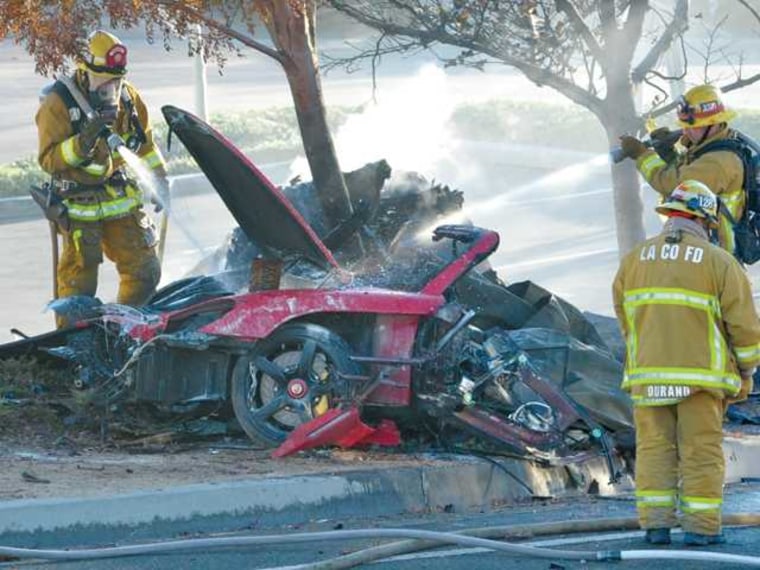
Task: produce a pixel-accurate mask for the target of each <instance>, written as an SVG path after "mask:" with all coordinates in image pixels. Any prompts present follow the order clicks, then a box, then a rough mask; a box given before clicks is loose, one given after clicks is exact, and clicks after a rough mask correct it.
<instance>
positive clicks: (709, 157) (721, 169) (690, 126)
mask: <svg viewBox="0 0 760 570" xmlns="http://www.w3.org/2000/svg"><path fill="white" fill-rule="evenodd" d="M677 117H678V121H677V122H678V126H679V127H681V128H682V129H683V133H684V134H683V136H682V137H681V139H680V141H679V142H680V144H681V146H682V147H683V148H684V149H685V152H684V153H682V154H680V155H675V160H673V161H672V162H666V161H665V160H664V159H663V158H662V157H660V156H659V155H658V154H657V153H656V152H655V151H654V150H651V149H649V148H647V147H646V146H644V144H643V143H642V142H641V141H639V140H638V139H637V138H635V137H631V136H627V135H624V136H622V137H620V143H621V148H622V151H623V154H624V155H625V156H627V157H629V158H632V159H634V160H635V161H636V167H637V168H638V170H639V172H641V175H642V176H643V177H644V179H645V180H646V181H647V182H648V183H649V185H650V186H651V187H652V188H654V190H656V191H657V192H658V193H660V194H661V195H662V196H663V197H667V196H668V194H670V192H671V190H673V188H675V187H676V186H677V185H678V183H679V182H682V181H683V180H697V181H699V182H702V183H703V184H705V185H706V186H707V187H708V188H709V189H710V190H711V191H712V192H714V193H715V194H717V195H718V196H719V197H720V199H721V201H722V202H723V204H724V205H725V206H726V208H727V209H728V211H729V213H730V214H731V216H732V217H733V219H734V220H739V219H740V218H741V217H742V214H743V212H744V207H745V201H746V198H745V194H746V193H745V192H744V189H743V185H744V167H743V165H742V161H741V159H740V158H739V157H738V156H737V155H736V153H734V152H731V151H730V150H715V151H711V152H705V153H704V154H700V150H702V149H704V147H705V146H706V145H707V144H709V143H712V142H715V141H719V140H724V139H728V138H732V137H734V136H735V133H734V132H733V131H732V130H731V129H730V128H729V127H728V123H729V121H731V120H732V119H733V118H734V117H736V112H734V111H733V110H731V109H728V108H726V106H725V105H724V103H723V99H722V94H721V92H720V90H719V89H718V88H717V87H715V86H713V85H698V86H696V87H693V88H692V89H690V90H689V91H687V92H686V93H685V94H684V95H683V96H682V97H680V99H679V102H678V107H677ZM658 131H662V129H658ZM658 131H654V132H653V133H652V138H657V132H658ZM664 131H667V129H664ZM666 134H667V133H663V136H664V135H666ZM718 241H719V243H720V245H721V247H723V248H724V249H725V250H726V251H728V252H729V253H733V252H734V246H735V245H734V233H733V228H732V224H731V221H730V220H729V219H728V217H726V216H720V217H719V227H718Z"/></svg>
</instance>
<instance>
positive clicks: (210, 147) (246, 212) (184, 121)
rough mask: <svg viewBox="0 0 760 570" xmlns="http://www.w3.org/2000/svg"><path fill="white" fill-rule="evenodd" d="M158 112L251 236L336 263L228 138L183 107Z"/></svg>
mask: <svg viewBox="0 0 760 570" xmlns="http://www.w3.org/2000/svg"><path fill="white" fill-rule="evenodd" d="M161 112H162V113H163V115H164V118H165V119H166V122H167V124H168V125H169V128H170V129H171V132H172V133H173V134H176V135H177V137H178V138H179V139H180V141H182V144H184V145H185V147H186V148H187V150H188V152H189V153H190V154H191V155H192V157H193V158H194V159H195V161H196V162H197V163H198V166H199V167H200V169H201V170H202V171H203V172H204V174H205V175H206V177H207V178H208V180H209V181H210V182H211V184H212V185H213V187H214V188H215V189H216V191H217V192H218V193H219V195H220V196H221V198H222V200H223V201H224V203H225V205H226V206H227V208H228V209H229V211H230V212H231V213H232V215H233V216H234V217H235V220H237V222H238V224H240V227H241V229H242V230H243V231H244V232H245V234H246V235H247V236H248V237H249V238H250V240H251V241H253V242H254V243H255V244H256V245H258V246H259V247H261V248H262V249H263V250H264V251H266V253H267V254H268V255H269V256H274V257H278V258H284V257H288V256H291V255H297V256H299V257H306V258H307V259H310V260H311V261H313V262H314V263H317V264H318V265H321V266H322V267H330V266H332V267H337V265H338V264H337V262H336V261H335V258H334V257H333V255H332V253H331V252H330V250H329V249H327V247H326V246H325V245H324V243H322V241H320V239H319V238H318V237H317V235H316V233H315V232H314V230H313V229H312V228H311V226H309V224H308V223H307V222H306V220H304V219H303V217H302V216H301V214H300V213H298V211H297V210H296V209H295V208H294V207H293V206H292V204H291V203H290V202H289V201H288V199H287V198H286V197H285V196H284V195H283V194H282V192H281V191H280V189H279V188H277V187H276V186H275V185H274V184H272V182H271V181H270V180H269V179H267V177H266V176H264V174H263V173H262V172H261V171H260V170H259V169H258V168H256V167H255V166H254V165H253V163H252V162H251V161H250V160H249V159H248V158H247V157H246V156H245V155H243V154H242V153H241V152H240V151H239V150H238V149H237V148H236V147H235V145H233V144H232V142H230V141H229V140H228V139H227V138H226V137H224V135H222V134H221V133H219V132H217V131H216V130H214V129H213V128H212V127H211V126H209V125H208V124H207V123H205V122H203V121H202V120H201V119H199V118H198V117H196V116H194V115H193V114H191V113H188V112H187V111H183V110H182V109H179V108H177V107H173V106H171V105H166V106H164V107H162V108H161Z"/></svg>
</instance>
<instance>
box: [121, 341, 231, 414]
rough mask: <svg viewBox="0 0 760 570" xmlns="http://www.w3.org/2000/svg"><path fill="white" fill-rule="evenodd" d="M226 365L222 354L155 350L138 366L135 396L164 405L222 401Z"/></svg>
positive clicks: (225, 394)
mask: <svg viewBox="0 0 760 570" xmlns="http://www.w3.org/2000/svg"><path fill="white" fill-rule="evenodd" d="M229 365H230V356H229V355H228V354H225V353H221V352H213V351H209V350H204V351H197V350H181V349H176V348H172V349H169V348H167V347H163V346H162V347H157V348H156V349H155V350H153V351H151V353H150V354H147V355H145V356H144V357H143V358H141V359H140V361H139V363H138V367H137V380H136V383H135V396H136V398H137V399H138V400H147V401H152V402H161V403H164V404H174V403H179V402H189V401H196V402H200V401H206V400H220V399H226V398H227V377H228V370H229Z"/></svg>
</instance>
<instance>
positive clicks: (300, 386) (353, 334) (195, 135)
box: [0, 107, 632, 479]
mask: <svg viewBox="0 0 760 570" xmlns="http://www.w3.org/2000/svg"><path fill="white" fill-rule="evenodd" d="M162 111H163V113H164V116H165V118H166V120H167V122H168V124H169V126H170V128H171V131H172V132H173V133H174V134H175V135H176V136H177V137H178V138H179V139H180V140H181V141H182V143H183V144H184V145H185V147H186V148H187V149H188V151H189V152H190V154H191V155H193V157H194V158H195V159H196V161H197V162H198V164H199V166H200V167H201V169H202V170H203V171H204V172H205V174H206V176H207V177H208V179H209V180H210V181H211V183H212V185H213V186H214V188H215V189H216V190H217V192H218V193H219V195H220V196H221V198H222V200H223V201H224V202H225V204H227V206H228V208H229V209H230V211H231V212H232V214H233V215H234V216H235V218H236V220H237V222H238V223H239V224H240V231H241V232H242V233H243V234H245V237H246V238H247V239H248V240H250V242H252V243H253V244H255V248H254V249H253V250H252V252H249V254H248V255H247V256H243V257H242V259H243V263H242V268H243V269H241V267H240V266H238V267H234V268H230V267H226V268H224V269H225V270H224V271H223V274H221V275H218V276H206V275H202V276H196V277H189V278H186V279H183V280H180V281H178V282H176V283H173V284H171V285H169V286H167V287H165V288H163V289H162V290H160V291H159V292H158V293H157V294H156V295H155V296H154V298H153V299H151V301H150V303H149V304H148V305H146V306H145V307H141V308H131V307H125V306H121V305H115V304H100V303H99V302H98V301H97V300H93V299H82V298H69V299H63V300H61V301H59V302H58V303H57V304H56V306H55V307H54V308H55V309H56V310H57V311H60V312H66V314H67V316H68V317H69V319H70V321H75V323H76V324H75V325H73V326H72V327H71V328H69V329H66V330H61V331H55V332H52V333H48V334H46V335H40V336H38V337H32V338H29V339H25V340H22V341H19V342H15V343H11V344H8V345H5V346H3V347H0V358H2V357H8V356H14V355H18V354H23V353H29V352H30V351H33V352H35V353H39V354H40V355H42V356H44V357H45V358H47V359H50V360H51V361H52V362H54V363H58V364H65V365H67V366H70V367H71V368H72V371H73V372H74V373H75V375H76V384H77V386H78V387H79V388H80V389H82V390H90V391H92V392H93V393H95V394H97V395H98V397H99V398H101V399H102V400H103V402H106V403H112V402H118V401H121V400H124V399H130V400H137V401H145V402H155V403H160V404H163V405H180V406H181V405H190V404H192V403H197V402H206V401H229V402H231V404H232V408H233V410H234V414H235V416H236V418H237V420H238V422H239V423H240V425H241V426H242V428H243V429H244V430H245V432H246V433H247V434H248V435H249V436H250V437H251V438H252V439H253V440H254V441H257V442H259V443H262V444H264V445H266V446H269V447H275V448H276V449H275V451H274V454H275V455H277V456H281V455H287V454H289V453H293V452H296V451H298V450H302V449H308V448H311V447H315V446H320V445H326V444H335V445H341V446H354V445H367V444H381V445H398V444H399V443H400V441H401V438H402V437H403V435H404V434H405V433H407V432H408V431H414V430H417V431H419V430H420V429H421V427H422V426H423V425H428V426H432V427H433V428H434V429H435V428H441V427H442V426H446V427H448V428H451V427H453V428H458V429H465V430H467V431H468V432H469V433H473V434H477V435H478V436H481V437H482V438H483V439H484V440H487V441H489V442H491V444H492V445H494V446H496V447H499V448H505V449H507V450H509V451H510V452H512V453H516V454H519V455H521V456H526V457H528V456H529V457H531V458H534V459H538V460H541V461H545V462H549V463H558V462H559V463H561V462H570V461H579V460H582V459H585V458H588V457H591V456H595V455H600V454H601V455H604V456H605V457H607V459H608V463H609V468H610V476H611V478H612V479H614V478H615V477H616V475H617V473H618V471H619V469H618V466H617V465H616V464H615V457H614V454H613V451H612V450H613V448H614V446H615V437H614V434H615V433H616V432H621V431H625V430H630V429H631V427H632V421H631V417H630V405H629V402H628V401H627V397H626V396H625V395H624V394H622V393H621V392H620V391H619V390H618V389H617V383H618V381H619V378H620V375H621V374H622V367H621V365H620V363H619V362H617V360H615V359H614V357H613V356H612V354H611V353H609V351H608V350H607V348H606V347H605V345H604V342H603V341H602V339H601V338H600V337H599V335H598V334H597V333H596V331H595V329H594V327H593V326H591V325H590V323H588V322H587V321H586V320H585V319H584V318H583V316H582V315H581V314H580V312H578V311H577V310H576V309H575V308H573V307H572V306H570V305H568V304H567V303H564V302H563V301H562V300H560V299H558V298H556V297H554V296H553V295H551V294H550V293H548V292H547V291H544V290H542V289H541V288H540V287H538V286H536V285H534V284H532V283H527V282H526V283H518V284H514V285H511V286H509V287H507V286H505V285H504V284H502V283H501V282H500V281H499V280H498V279H497V278H496V277H495V276H494V275H493V272H490V271H489V270H488V269H487V266H485V265H484V263H485V262H486V260H487V259H488V257H489V255H491V254H492V253H493V252H494V251H495V250H496V248H497V247H498V244H499V235H498V234H497V233H496V232H494V231H490V230H487V229H483V228H478V227H475V226H473V225H471V224H466V223H458V224H443V225H438V226H435V227H433V226H431V227H428V226H429V222H430V220H429V219H424V220H417V222H418V223H416V224H415V223H412V224H409V223H406V222H405V223H404V224H402V227H400V228H399V229H398V231H392V232H387V235H385V236H383V237H382V238H377V235H378V233H379V232H378V231H375V232H368V233H366V234H365V236H364V237H365V241H364V247H366V248H368V249H367V250H365V251H372V252H373V255H372V259H371V261H370V262H368V259H367V258H368V257H369V256H364V257H363V256H361V255H359V256H354V259H353V262H352V263H351V264H349V265H351V271H347V270H346V269H344V268H343V267H342V266H341V264H339V263H338V261H336V257H335V256H334V255H333V252H332V251H331V249H329V248H328V247H327V246H326V245H325V243H324V242H323V241H322V240H321V239H320V238H319V236H318V235H317V232H316V231H315V230H314V228H313V227H312V226H311V225H310V224H309V223H307V222H306V220H305V219H304V217H303V216H302V215H301V213H299V211H298V210H297V209H296V208H295V207H294V205H293V203H292V202H291V201H290V200H288V199H287V197H286V196H285V194H284V193H283V192H282V191H281V190H280V189H279V188H277V187H276V186H274V185H273V184H272V183H271V182H269V181H268V180H267V179H266V177H265V176H264V175H263V174H261V172H259V171H258V169H256V167H255V166H254V165H253V164H252V163H251V162H250V161H249V160H248V159H247V158H246V157H245V156H243V155H242V154H241V153H240V152H239V151H238V150H237V149H236V148H235V147H234V146H233V145H232V144H231V143H230V142H229V141H228V140H227V139H225V138H224V136H223V135H221V134H220V133H218V132H216V131H215V130H214V129H213V128H212V127H210V126H209V125H207V124H206V123H204V122H203V121H201V120H200V119H198V118H197V117H194V116H193V115H191V114H190V113H187V112H185V111H182V110H180V109H178V108H175V107H164V108H163V109H162ZM357 210H359V213H360V216H359V217H357V219H356V220H349V221H347V223H346V224H345V227H343V228H338V229H337V231H336V229H335V228H333V229H329V228H328V229H323V231H322V233H324V232H328V235H327V238H326V239H327V241H330V236H333V239H334V236H336V235H341V236H342V239H349V238H350V237H351V236H353V235H354V234H360V233H361V230H362V227H365V226H367V225H368V224H369V220H370V219H371V218H372V216H373V215H376V213H377V204H374V205H373V206H372V207H371V208H368V209H366V210H365V211H363V212H362V209H361V208H357ZM367 212H369V213H367ZM361 216H363V217H361ZM357 220H358V221H357ZM373 236H374V238H373ZM389 242H392V243H389ZM250 261H252V264H250V263H249V262H250ZM251 267H252V268H251ZM266 271H270V272H274V273H275V274H276V275H275V276H274V279H271V275H270V276H267V275H265V274H262V272H266ZM251 272H252V273H251ZM241 275H242V276H244V279H243V280H242V281H241ZM262 276H263V279H262ZM249 280H252V284H251V286H250V290H243V291H240V286H241V284H243V283H247V282H248V281H249ZM289 280H290V282H291V283H292V282H295V283H298V284H300V285H301V286H300V287H288V286H287V284H288V282H289ZM267 281H270V283H269V284H268V285H267V284H266V282H267ZM272 281H273V282H274V283H271V282H272ZM304 284H307V286H304ZM527 331H533V332H534V333H535V335H538V337H536V336H535V335H534V336H533V337H530V336H529V335H527V336H526V334H525V333H526V332H527ZM517 333H522V334H517ZM541 335H544V340H539V341H537V340H536V338H540V337H541ZM546 335H549V336H550V337H551V339H550V341H548V342H547V341H546ZM537 349H539V350H544V351H546V350H551V351H552V352H553V353H555V354H561V355H564V356H561V357H560V358H559V360H558V362H559V364H557V363H554V364H551V363H550V360H551V359H549V358H539V357H537V356H536V357H532V356H531V353H532V352H535V351H536V350H537ZM584 353H585V354H587V355H592V356H593V358H595V359H597V360H598V361H599V362H602V363H603V366H602V367H601V368H600V369H602V370H604V373H603V374H602V375H601V376H602V377H601V378H594V372H593V371H590V372H589V371H588V370H587V371H586V376H585V377H579V376H578V374H577V373H574V372H573V370H568V369H567V364H568V362H569V360H568V358H569V356H568V355H571V356H573V357H574V358H576V359H577V357H578V355H579V354H581V355H582V354H584ZM581 360H584V359H583V358H581ZM585 361H586V362H588V359H586V360H585ZM541 363H543V364H544V365H545V369H543V370H542V369H541ZM558 367H559V368H558ZM562 367H564V370H562V371H560V372H557V370H559V369H560V368H562ZM605 367H606V368H605ZM572 386H575V388H576V390H575V393H574V397H569V396H568V392H569V391H572V390H570V388H572ZM579 386H586V388H581V389H580V390H579V389H578V387H579ZM605 397H606V398H608V399H609V400H611V401H612V406H611V407H610V406H608V405H606V404H605V405H604V406H599V405H598V404H599V402H600V401H601V400H600V399H603V398H605ZM602 408H603V409H602ZM610 409H612V410H613V411H612V412H610V411H609V410H610Z"/></svg>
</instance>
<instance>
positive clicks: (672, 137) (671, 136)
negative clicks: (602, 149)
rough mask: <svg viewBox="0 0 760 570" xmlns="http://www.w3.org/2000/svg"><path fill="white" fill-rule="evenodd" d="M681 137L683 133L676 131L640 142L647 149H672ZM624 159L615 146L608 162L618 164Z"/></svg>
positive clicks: (620, 150)
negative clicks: (661, 146) (661, 147)
mask: <svg viewBox="0 0 760 570" xmlns="http://www.w3.org/2000/svg"><path fill="white" fill-rule="evenodd" d="M682 135H683V131H682V130H680V129H677V130H675V131H670V132H668V133H667V134H666V135H665V136H660V137H657V138H654V139H653V138H651V137H650V138H647V139H644V140H642V141H641V142H642V143H643V144H644V146H645V147H647V148H654V149H655V150H657V149H658V148H660V145H663V146H665V147H672V146H673V145H674V144H676V142H677V141H678V139H680V138H681V136H682ZM624 159H625V155H624V154H623V149H622V147H619V146H615V147H612V148H611V149H610V161H611V162H612V164H618V163H619V162H622V161H623V160H624Z"/></svg>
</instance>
